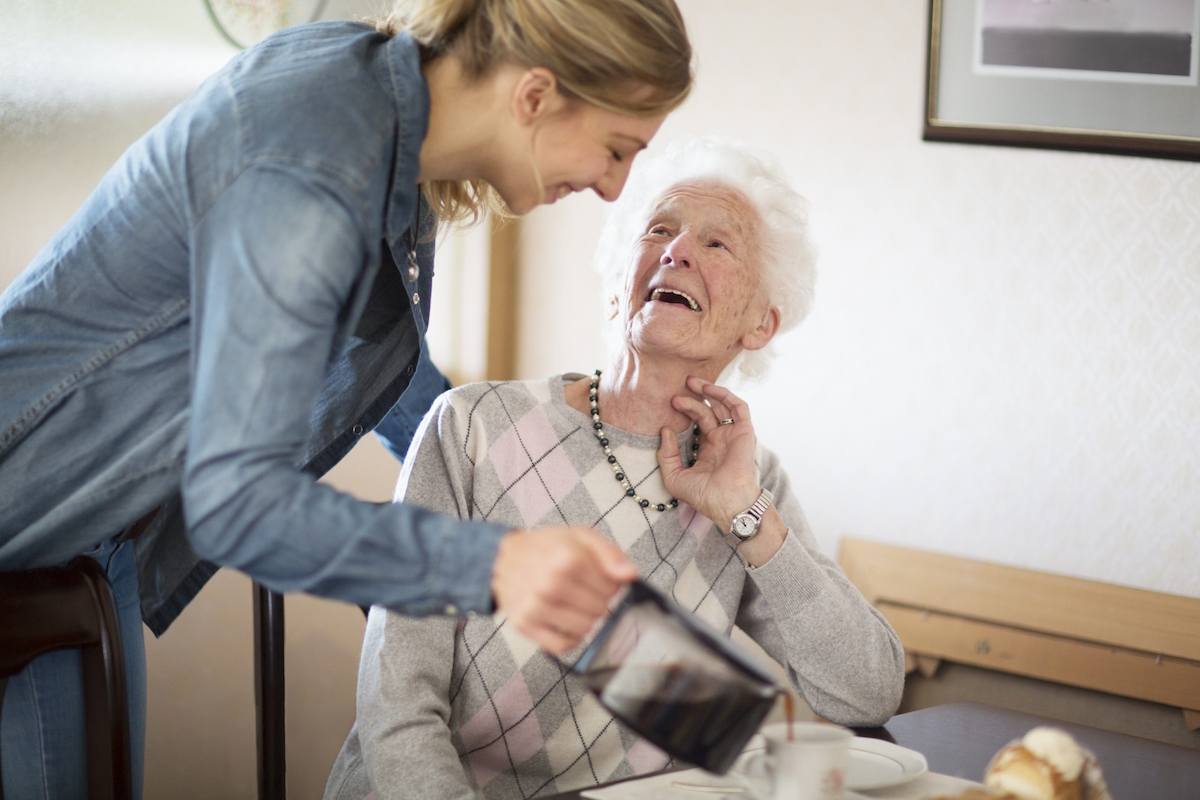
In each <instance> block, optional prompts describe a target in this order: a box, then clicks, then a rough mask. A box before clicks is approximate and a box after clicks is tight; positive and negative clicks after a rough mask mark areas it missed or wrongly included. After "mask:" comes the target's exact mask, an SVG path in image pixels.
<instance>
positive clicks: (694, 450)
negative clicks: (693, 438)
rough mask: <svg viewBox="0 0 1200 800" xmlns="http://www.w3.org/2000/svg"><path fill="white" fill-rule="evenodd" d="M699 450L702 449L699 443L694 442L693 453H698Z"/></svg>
mask: <svg viewBox="0 0 1200 800" xmlns="http://www.w3.org/2000/svg"><path fill="white" fill-rule="evenodd" d="M699 449H700V443H699V442H692V452H693V453H694V452H696V451H697V450H699Z"/></svg>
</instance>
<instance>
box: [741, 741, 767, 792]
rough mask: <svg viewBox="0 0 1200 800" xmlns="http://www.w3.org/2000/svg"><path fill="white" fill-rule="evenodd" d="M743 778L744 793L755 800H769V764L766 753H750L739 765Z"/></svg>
mask: <svg viewBox="0 0 1200 800" xmlns="http://www.w3.org/2000/svg"><path fill="white" fill-rule="evenodd" d="M741 770H742V774H743V775H744V776H745V781H744V782H745V784H746V791H747V792H748V793H749V794H750V796H751V797H753V798H754V799H755V800H769V798H770V797H771V781H772V776H771V762H770V760H769V759H768V758H767V754H766V752H761V753H750V754H749V755H747V756H746V757H745V761H743V762H742V765H741Z"/></svg>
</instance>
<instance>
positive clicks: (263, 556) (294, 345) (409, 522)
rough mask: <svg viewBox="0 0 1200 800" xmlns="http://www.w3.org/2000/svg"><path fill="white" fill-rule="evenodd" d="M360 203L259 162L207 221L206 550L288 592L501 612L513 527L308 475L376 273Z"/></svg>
mask: <svg viewBox="0 0 1200 800" xmlns="http://www.w3.org/2000/svg"><path fill="white" fill-rule="evenodd" d="M352 197H353V195H352V194H351V193H349V191H348V190H346V189H345V187H343V186H340V185H339V184H338V183H337V182H336V181H335V180H333V179H324V178H322V177H321V176H314V175H313V174H301V173H298V172H297V171H296V170H295V169H293V168H290V167H289V166H287V165H274V164H267V165H259V166H255V167H251V168H250V169H248V170H246V171H245V172H243V173H242V175H241V176H240V177H239V178H238V179H237V180H236V181H234V182H233V183H232V184H231V185H230V186H229V187H228V188H227V189H226V190H225V192H224V193H223V194H222V195H221V197H220V198H219V199H218V200H217V202H216V203H215V204H214V205H213V206H212V207H211V208H210V209H209V211H208V213H207V214H206V215H205V216H204V217H203V218H201V219H199V220H197V221H196V222H195V223H194V225H193V229H192V239H193V241H192V253H193V258H194V262H193V268H192V277H193V283H194V285H193V297H194V298H195V300H194V303H193V336H194V340H193V359H194V360H193V368H192V375H193V382H192V404H191V419H190V424H189V435H188V450H187V461H186V466H185V473H184V484H183V498H184V507H185V513H186V517H187V524H188V530H189V535H190V537H191V540H192V543H193V547H194V548H195V549H196V552H197V553H198V554H199V555H200V556H201V557H203V558H206V559H208V560H210V561H213V562H215V563H218V564H221V565H224V566H232V567H236V568H238V569H240V570H242V571H244V572H246V573H247V574H249V575H250V576H251V577H253V578H254V579H255V580H258V581H259V582H261V583H263V584H264V585H266V586H268V587H270V588H272V589H275V590H277V591H283V592H289V591H306V592H312V593H314V594H319V595H324V596H328V597H334V598H339V599H342V600H347V601H350V602H353V603H356V604H359V605H369V604H379V605H383V606H386V607H388V608H392V609H395V610H397V611H400V612H403V613H407V614H429V613H441V612H443V611H445V610H446V609H448V608H453V609H456V610H462V611H480V612H489V611H491V609H492V601H491V590H490V582H491V569H492V563H493V561H494V559H495V554H496V548H497V546H498V544H499V540H500V538H501V537H502V536H503V535H504V533H506V531H505V530H504V529H503V528H500V527H497V526H493V525H481V524H478V523H473V522H467V521H462V520H458V519H453V518H451V517H448V516H445V515H442V514H437V513H434V512H430V511H427V510H424V509H420V508H416V507H414V506H409V505H376V504H372V503H366V502H362V501H359V500H356V499H354V498H352V497H350V496H348V495H345V494H342V493H340V492H338V491H336V490H334V489H332V488H330V487H328V486H325V485H322V484H319V483H317V482H316V480H315V479H314V478H313V477H312V476H311V475H307V474H303V473H301V472H300V471H299V470H298V469H297V468H296V464H297V462H298V460H299V459H300V456H301V454H302V453H303V452H304V446H305V442H306V438H307V435H308V432H309V418H310V414H311V410H312V407H313V404H314V402H315V398H316V396H317V393H318V391H319V389H320V386H321V383H322V381H323V379H324V375H325V370H326V368H327V366H328V364H329V363H330V360H331V358H332V356H333V355H334V348H335V346H336V342H335V339H336V331H337V330H338V324H339V321H340V319H341V317H342V315H343V314H344V313H345V309H346V306H347V303H348V299H349V298H350V296H351V294H352V292H353V289H354V286H355V284H356V282H357V281H358V280H360V279H361V277H362V273H363V266H364V258H365V252H366V251H365V248H364V246H363V241H364V234H363V232H362V231H361V230H360V228H359V225H358V223H357V217H356V215H355V213H354V211H353V207H352V203H351V202H349V201H348V200H347V198H352Z"/></svg>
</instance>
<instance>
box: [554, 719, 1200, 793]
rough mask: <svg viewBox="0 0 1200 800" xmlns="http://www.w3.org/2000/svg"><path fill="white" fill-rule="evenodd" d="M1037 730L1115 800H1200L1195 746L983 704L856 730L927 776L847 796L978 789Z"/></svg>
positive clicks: (1198, 751) (1198, 759)
mask: <svg viewBox="0 0 1200 800" xmlns="http://www.w3.org/2000/svg"><path fill="white" fill-rule="evenodd" d="M1039 725H1052V726H1054V727H1056V728H1060V729H1062V730H1064V731H1066V732H1068V733H1070V734H1071V735H1072V736H1073V737H1075V739H1076V741H1078V742H1079V743H1080V744H1081V745H1083V746H1084V747H1086V748H1088V749H1089V750H1091V751H1092V752H1093V753H1094V754H1095V755H1096V760H1097V761H1098V762H1099V763H1100V767H1101V769H1102V770H1103V771H1104V777H1105V779H1106V781H1107V782H1108V786H1109V790H1110V792H1111V794H1112V797H1113V799H1114V800H1197V798H1200V747H1198V748H1197V749H1192V748H1188V747H1182V746H1179V745H1173V744H1166V743H1163V742H1157V741H1153V740H1150V739H1144V738H1141V737H1138V736H1131V735H1129V734H1125V733H1118V732H1115V731H1109V730H1103V729H1100V728H1093V727H1089V726H1086V725H1076V724H1073V723H1069V722H1062V721H1059V720H1054V719H1050V718H1048V717H1042V716H1039V715H1036V714H1029V713H1025V712H1021V711H1013V710H1010V709H1006V708H999V707H996V706H990V705H984V704H982V703H947V704H945V705H940V706H932V707H930V708H923V709H920V710H917V711H910V712H907V713H904V714H897V715H896V716H894V717H892V718H891V719H890V720H888V722H887V723H886V724H885V725H883V726H881V727H878V728H856V729H854V732H855V733H856V734H857V735H859V736H863V737H867V738H872V739H882V740H884V741H888V742H892V743H894V744H897V745H899V746H900V747H905V748H908V749H910V750H915V751H917V752H919V753H921V754H922V755H924V756H925V759H926V761H927V762H928V765H929V774H928V776H923V777H922V779H920V780H918V781H914V782H913V784H912V785H911V786H908V787H904V786H899V787H894V788H892V789H887V790H880V791H864V792H861V793H859V794H854V793H848V795H847V796H849V797H869V798H878V800H885V799H886V798H922V797H926V796H936V795H940V794H947V793H952V791H953V789H956V788H958V787H960V786H961V787H967V786H971V785H973V784H978V783H979V782H981V781H982V780H983V776H984V773H985V772H986V770H987V766H988V763H989V762H990V761H991V759H992V756H994V755H995V754H996V752H997V751H999V750H1000V749H1001V748H1002V747H1004V746H1005V745H1006V744H1008V743H1009V742H1012V741H1014V740H1016V739H1020V738H1021V737H1022V736H1024V735H1025V733H1027V732H1028V731H1029V730H1031V729H1032V728H1035V727H1038V726H1039ZM681 774H682V773H681ZM651 780H652V779H648V778H633V779H628V780H626V781H619V782H613V783H612V784H604V785H602V786H601V787H590V788H589V789H581V790H578V791H573V792H563V793H561V794H556V795H551V798H552V800H585V794H584V793H585V792H586V793H587V794H588V795H591V794H593V793H594V792H595V791H596V790H597V789H599V788H603V787H604V786H613V787H616V786H619V785H622V784H628V785H629V788H630V789H633V788H634V786H635V784H637V783H638V782H639V781H642V782H645V785H646V786H647V788H650V789H653V788H654V787H652V786H650V782H651ZM659 780H660V781H661V780H662V778H661V777H660V778H659ZM665 785H670V784H665ZM947 787H949V789H948V788H947ZM602 794H605V795H608V796H612V797H616V796H618V795H620V794H623V793H620V792H615V791H614V792H605V793H602ZM629 796H630V797H634V796H636V793H634V792H630V793H629ZM646 796H658V797H660V798H661V797H664V796H665V795H664V794H663V793H662V792H653V791H652V792H647V793H646ZM716 796H717V795H715V794H711V793H710V794H708V795H707V797H709V798H714V797H716ZM696 797H697V798H703V797H705V794H703V793H697V794H696Z"/></svg>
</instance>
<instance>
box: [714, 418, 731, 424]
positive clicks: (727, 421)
mask: <svg viewBox="0 0 1200 800" xmlns="http://www.w3.org/2000/svg"><path fill="white" fill-rule="evenodd" d="M732 424H733V417H729V418H728V419H723V420H721V421H719V422H718V423H717V425H732Z"/></svg>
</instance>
